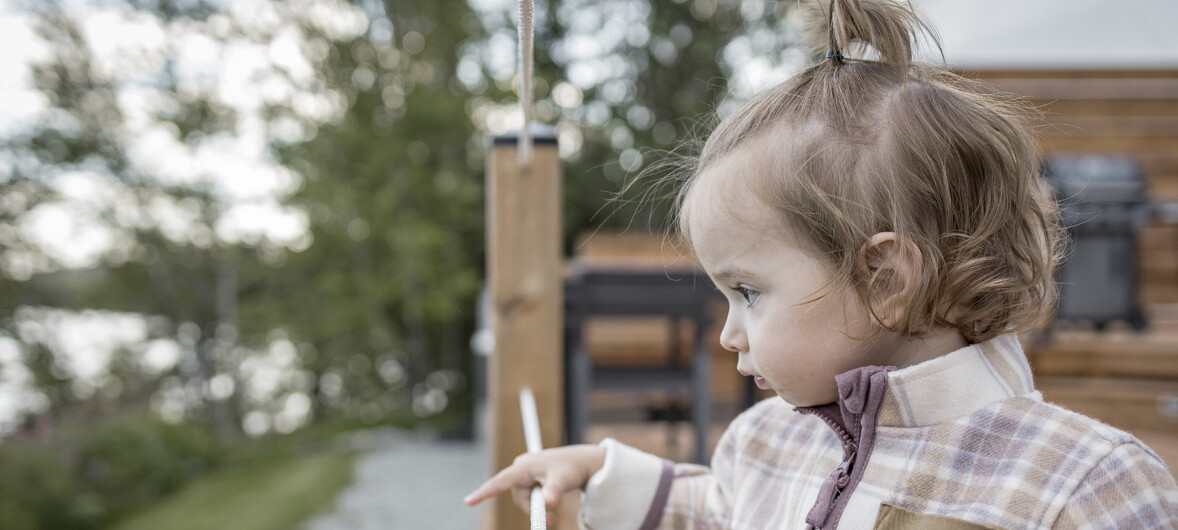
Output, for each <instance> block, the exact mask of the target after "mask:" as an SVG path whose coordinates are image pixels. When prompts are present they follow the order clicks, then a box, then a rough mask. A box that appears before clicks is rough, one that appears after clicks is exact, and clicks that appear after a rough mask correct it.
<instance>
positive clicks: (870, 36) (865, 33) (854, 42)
mask: <svg viewBox="0 0 1178 530" xmlns="http://www.w3.org/2000/svg"><path fill="white" fill-rule="evenodd" d="M818 3H819V5H820V6H821V8H822V11H823V15H824V16H823V18H822V21H821V22H820V23H818V24H815V26H817V27H818V28H819V29H820V31H818V32H814V31H812V32H811V36H812V37H813V38H814V42H815V43H816V44H817V43H824V44H819V45H818V46H817V47H818V48H819V49H822V48H825V49H826V50H827V54H826V56H827V58H828V59H832V60H833V61H834V62H836V63H838V62H842V60H843V58H844V57H852V56H860V57H863V56H869V55H871V53H872V52H874V54H875V55H878V60H879V61H880V62H884V63H888V64H891V65H893V66H894V67H895V68H896V69H897V70H898V71H900V72H906V71H907V69H908V64H909V63H911V62H912V48H913V44H914V42H915V41H916V36H917V33H924V34H925V35H927V36H928V37H929V38H930V39H931V40H932V41H933V42H934V43H935V44H936V45H937V47H938V48H939V47H940V45H939V43H938V39H937V36H936V34H935V32H934V31H933V29H932V28H930V27H929V26H928V25H927V24H925V23H924V21H923V20H921V19H920V17H919V16H917V14H916V13H915V12H914V11H913V8H912V5H911V3H910V2H900V1H894V0H818Z"/></svg>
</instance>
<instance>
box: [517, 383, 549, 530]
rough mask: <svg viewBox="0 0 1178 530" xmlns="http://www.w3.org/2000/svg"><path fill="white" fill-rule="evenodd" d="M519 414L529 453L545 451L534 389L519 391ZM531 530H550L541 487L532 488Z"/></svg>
mask: <svg viewBox="0 0 1178 530" xmlns="http://www.w3.org/2000/svg"><path fill="white" fill-rule="evenodd" d="M519 414H520V416H521V418H522V419H523V423H524V443H525V444H526V445H527V447H528V452H529V453H539V452H540V451H541V450H543V449H544V445H543V444H541V443H540V417H539V415H538V414H536V396H534V395H532V389H530V388H524V389H523V390H520V391H519ZM531 501H532V505H531V508H532V510H531V522H532V528H531V530H545V529H546V528H548V508H547V507H546V506H545V504H544V495H543V494H542V493H541V491H540V486H536V487H534V488H532V499H531Z"/></svg>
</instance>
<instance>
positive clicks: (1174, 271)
mask: <svg viewBox="0 0 1178 530" xmlns="http://www.w3.org/2000/svg"><path fill="white" fill-rule="evenodd" d="M962 73H963V74H965V75H966V76H968V77H972V78H977V79H981V80H983V81H985V82H987V83H990V84H992V85H994V86H995V87H997V88H998V89H999V90H1001V91H1003V92H1010V93H1014V94H1019V95H1023V96H1026V97H1028V98H1030V100H1031V102H1033V103H1034V104H1035V105H1036V106H1037V107H1038V108H1039V109H1040V110H1042V111H1043V117H1044V121H1043V123H1042V126H1041V129H1040V135H1039V139H1040V140H1039V141H1040V147H1041V149H1042V151H1043V153H1044V154H1045V155H1051V154H1057V153H1059V154H1063V153H1069V154H1072V153H1109V154H1129V155H1133V156H1134V157H1136V158H1137V160H1139V161H1140V162H1141V166H1142V169H1143V171H1144V172H1145V178H1146V181H1147V183H1148V189H1149V195H1150V198H1151V200H1153V201H1157V202H1173V203H1178V69H1171V70H1086V71H1070V70H985V71H974V72H969V71H966V72H962ZM1176 223H1178V220H1176V219H1171V220H1169V221H1168V222H1160V221H1155V222H1152V223H1150V224H1149V225H1148V226H1146V227H1145V228H1144V229H1143V230H1142V231H1141V232H1140V234H1139V237H1138V243H1139V245H1138V247H1139V256H1138V278H1139V281H1140V283H1139V296H1140V300H1141V302H1142V303H1143V304H1174V303H1178V224H1176Z"/></svg>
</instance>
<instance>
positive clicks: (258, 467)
mask: <svg viewBox="0 0 1178 530" xmlns="http://www.w3.org/2000/svg"><path fill="white" fill-rule="evenodd" d="M353 467H354V466H353V456H352V455H350V454H344V453H324V454H316V455H313V456H306V457H301V458H280V459H272V460H267V461H265V462H262V463H260V464H254V465H245V466H240V467H235V466H230V467H229V468H227V469H225V470H224V471H221V472H218V473H216V474H214V475H210V476H208V477H207V478H204V479H201V480H199V481H197V482H195V483H193V484H192V485H191V486H189V487H187V488H185V489H184V490H183V491H181V492H180V493H179V494H178V495H176V496H174V497H171V498H169V499H167V500H166V501H164V502H162V503H160V504H158V505H156V506H154V507H152V508H151V509H150V510H148V511H146V512H144V513H142V514H138V515H136V516H134V517H131V518H129V519H127V520H125V521H122V522H120V523H118V524H116V525H114V527H113V528H115V529H117V530H140V529H143V530H155V529H159V528H167V529H169V530H187V529H191V530H205V529H209V528H233V529H234V530H286V529H289V528H295V527H296V526H297V525H298V523H299V522H300V521H303V520H304V519H306V518H307V517H309V516H311V515H313V514H315V512H317V511H319V510H321V509H322V508H323V507H325V506H326V505H327V504H329V503H330V502H331V501H332V500H333V499H335V497H336V496H337V494H338V493H339V492H340V491H341V490H342V489H343V488H344V487H346V486H347V485H348V484H349V483H350V482H351V480H352V468H353Z"/></svg>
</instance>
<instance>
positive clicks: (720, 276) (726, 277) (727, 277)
mask: <svg viewBox="0 0 1178 530" xmlns="http://www.w3.org/2000/svg"><path fill="white" fill-rule="evenodd" d="M712 276H713V277H715V278H716V280H717V281H719V282H724V283H729V282H732V281H733V280H735V279H737V278H751V277H753V276H755V275H754V274H753V273H752V272H750V271H748V270H746V269H742V268H740V267H727V268H724V269H720V270H719V271H718V272H716V273H715V274H713V275H712Z"/></svg>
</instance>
